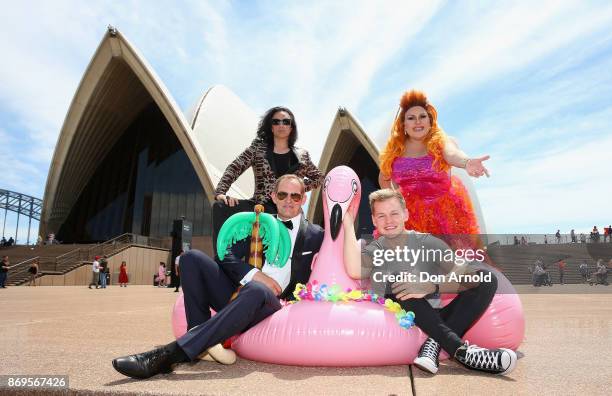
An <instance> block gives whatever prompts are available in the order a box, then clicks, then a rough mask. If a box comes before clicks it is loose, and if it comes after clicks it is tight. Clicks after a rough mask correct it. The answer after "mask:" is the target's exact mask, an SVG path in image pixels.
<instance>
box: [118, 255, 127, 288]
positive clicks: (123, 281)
mask: <svg viewBox="0 0 612 396" xmlns="http://www.w3.org/2000/svg"><path fill="white" fill-rule="evenodd" d="M128 282H129V279H128V274H127V265H126V264H125V261H122V262H121V266H120V267H119V287H127V284H128Z"/></svg>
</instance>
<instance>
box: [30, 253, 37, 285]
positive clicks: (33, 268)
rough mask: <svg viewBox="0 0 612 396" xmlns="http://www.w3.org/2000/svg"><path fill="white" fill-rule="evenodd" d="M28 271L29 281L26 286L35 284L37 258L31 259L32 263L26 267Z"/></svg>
mask: <svg viewBox="0 0 612 396" xmlns="http://www.w3.org/2000/svg"><path fill="white" fill-rule="evenodd" d="M28 273H29V274H30V281H29V282H28V286H36V275H37V274H38V259H35V260H34V261H32V264H30V268H28Z"/></svg>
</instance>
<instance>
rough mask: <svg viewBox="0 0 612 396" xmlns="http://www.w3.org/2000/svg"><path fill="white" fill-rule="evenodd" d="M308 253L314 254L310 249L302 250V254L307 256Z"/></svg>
mask: <svg viewBox="0 0 612 396" xmlns="http://www.w3.org/2000/svg"><path fill="white" fill-rule="evenodd" d="M307 254H312V250H309V251H307V252H302V256H305V255H307Z"/></svg>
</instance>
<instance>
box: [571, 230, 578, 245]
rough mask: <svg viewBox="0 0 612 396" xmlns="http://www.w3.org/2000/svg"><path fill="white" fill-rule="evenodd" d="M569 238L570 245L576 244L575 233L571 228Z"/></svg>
mask: <svg viewBox="0 0 612 396" xmlns="http://www.w3.org/2000/svg"><path fill="white" fill-rule="evenodd" d="M570 236H571V237H572V243H576V242H578V241H577V240H576V232H575V231H574V229H573V228H572V230H571V231H570Z"/></svg>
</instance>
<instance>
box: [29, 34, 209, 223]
mask: <svg viewBox="0 0 612 396" xmlns="http://www.w3.org/2000/svg"><path fill="white" fill-rule="evenodd" d="M152 102H154V103H155V104H156V105H157V106H158V108H159V109H160V111H161V112H162V113H163V115H164V117H165V118H166V120H167V121H168V123H169V125H170V126H171V128H172V131H173V132H174V133H175V134H176V137H177V138H178V140H179V142H180V144H181V145H182V147H183V149H184V150H185V153H186V155H187V157H188V158H189V160H190V162H191V164H192V165H193V168H194V170H195V171H196V174H197V175H198V178H199V180H200V182H201V183H202V186H203V188H204V191H205V192H206V194H207V195H208V196H209V197H208V198H209V199H210V200H212V199H213V197H212V194H213V191H214V186H213V182H212V180H211V177H210V175H209V174H208V171H207V168H206V163H207V162H208V161H207V160H206V151H205V148H204V147H205V145H204V143H205V142H201V141H198V139H196V137H195V136H194V134H193V133H192V129H191V126H190V125H189V122H188V121H187V120H186V119H185V116H184V115H183V113H182V112H181V110H180V109H179V107H178V105H177V104H176V102H175V101H174V99H173V98H172V96H171V95H170V93H169V91H168V90H167V88H166V87H165V86H164V84H163V83H162V81H161V80H160V79H159V77H158V76H157V75H156V74H155V72H154V71H153V69H152V68H151V66H150V65H149V64H148V63H147V62H146V61H145V59H144V58H143V57H142V56H141V55H140V54H139V52H138V51H137V50H136V49H135V48H134V47H133V46H132V45H131V44H130V43H129V42H128V40H127V39H126V38H125V37H124V36H123V35H122V34H121V33H120V32H118V31H117V30H115V29H114V28H112V27H109V29H108V31H107V32H106V34H105V35H104V37H103V38H102V41H101V42H100V45H99V46H98V49H97V50H96V52H95V54H94V55H93V57H92V59H91V61H90V63H89V65H88V67H87V69H86V71H85V74H84V75H83V78H82V79H81V82H80V84H79V86H78V88H77V91H76V93H75V95H74V98H73V99H72V102H71V104H70V107H69V109H68V113H67V115H66V118H65V120H64V124H63V126H62V129H61V131H60V135H59V138H58V141H57V144H56V147H55V152H54V154H53V159H52V161H51V165H50V168H49V175H48V178H47V184H46V187H45V195H44V199H43V209H42V214H41V232H42V233H45V232H53V231H55V230H57V228H58V226H59V225H61V224H62V222H63V221H64V220H65V219H66V217H67V216H68V214H69V211H70V209H71V208H72V206H73V205H74V204H75V202H76V200H77V198H78V197H79V195H80V193H81V191H82V190H83V189H84V188H85V186H86V184H87V182H88V180H89V179H90V178H91V177H92V175H93V174H94V172H95V171H96V169H97V167H98V166H99V165H100V162H101V161H102V160H103V159H104V157H105V155H106V154H107V153H108V152H109V150H110V149H111V147H112V145H113V143H115V142H116V141H117V140H118V139H119V138H120V135H121V133H122V132H123V131H124V130H125V129H126V128H127V127H128V126H129V125H130V123H131V122H132V121H133V120H134V118H135V117H136V116H137V115H138V113H139V112H140V111H141V110H142V109H143V108H144V107H145V106H147V105H149V104H151V103H152ZM209 145H210V144H209Z"/></svg>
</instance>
